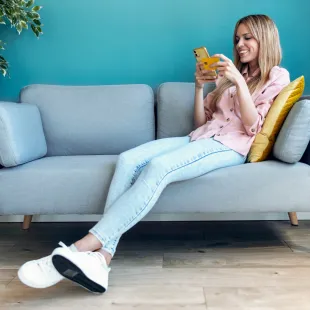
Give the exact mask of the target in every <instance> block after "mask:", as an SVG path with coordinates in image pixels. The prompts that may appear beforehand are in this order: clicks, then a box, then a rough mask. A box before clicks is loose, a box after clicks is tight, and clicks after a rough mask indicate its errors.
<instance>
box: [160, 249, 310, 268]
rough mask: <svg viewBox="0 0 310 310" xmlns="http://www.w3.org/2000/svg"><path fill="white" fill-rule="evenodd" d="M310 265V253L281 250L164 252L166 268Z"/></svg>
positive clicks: (291, 266) (292, 266) (164, 265)
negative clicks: (256, 251) (259, 251)
mask: <svg viewBox="0 0 310 310" xmlns="http://www.w3.org/2000/svg"><path fill="white" fill-rule="evenodd" d="M273 266H277V267H290V268H294V267H296V266H299V267H310V254H308V253H292V252H281V255H280V253H279V255H278V254H277V253H273V252H268V251H262V252H261V253H251V252H244V253H239V254H238V253H237V254H235V253H233V252H231V253H225V252H223V253H220V252H217V253H164V263H163V267H164V268H167V267H168V268H211V267H213V268H225V267H252V268H262V267H273Z"/></svg>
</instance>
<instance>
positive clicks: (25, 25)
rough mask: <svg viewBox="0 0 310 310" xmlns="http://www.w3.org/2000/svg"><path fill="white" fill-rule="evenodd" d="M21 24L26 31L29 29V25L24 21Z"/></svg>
mask: <svg viewBox="0 0 310 310" xmlns="http://www.w3.org/2000/svg"><path fill="white" fill-rule="evenodd" d="M20 24H21V25H22V27H23V28H24V29H28V25H27V23H26V22H24V21H23V20H22V21H21V22H20Z"/></svg>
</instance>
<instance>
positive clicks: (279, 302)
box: [204, 287, 310, 310]
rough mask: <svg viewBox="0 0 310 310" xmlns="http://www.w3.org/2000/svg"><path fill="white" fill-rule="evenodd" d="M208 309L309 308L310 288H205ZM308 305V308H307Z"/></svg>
mask: <svg viewBox="0 0 310 310" xmlns="http://www.w3.org/2000/svg"><path fill="white" fill-rule="evenodd" d="M204 292H205V297H206V304H207V309H218V308H220V309H234V307H235V308H236V309H268V310H269V309H277V310H278V309H285V308H286V309H309V305H310V295H309V290H308V288H298V289H297V288H296V289H293V288H284V287H281V288H277V287H259V288H244V287H240V288H220V289H218V288H210V287H208V288H204ZM307 307H308V308H307Z"/></svg>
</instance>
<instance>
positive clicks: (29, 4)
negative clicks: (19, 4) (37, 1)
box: [26, 0, 34, 8]
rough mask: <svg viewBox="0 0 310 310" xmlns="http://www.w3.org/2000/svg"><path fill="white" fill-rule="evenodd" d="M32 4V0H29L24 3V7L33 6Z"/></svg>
mask: <svg viewBox="0 0 310 310" xmlns="http://www.w3.org/2000/svg"><path fill="white" fill-rule="evenodd" d="M33 4H34V0H29V1H28V2H27V3H26V8H30V7H31V6H33Z"/></svg>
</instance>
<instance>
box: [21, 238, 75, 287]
mask: <svg viewBox="0 0 310 310" xmlns="http://www.w3.org/2000/svg"><path fill="white" fill-rule="evenodd" d="M59 245H60V246H61V248H60V249H62V250H63V251H64V252H71V249H70V248H68V247H67V246H66V245H65V244H64V243H62V242H59ZM17 274H18V278H19V279H20V281H21V282H23V283H24V284H25V285H27V286H30V287H34V288H46V287H50V286H52V285H55V284H57V283H58V282H60V281H61V280H63V278H64V277H63V276H62V275H61V274H59V273H58V271H57V270H56V269H55V267H54V265H53V264H52V255H49V256H45V257H43V258H41V259H38V260H32V261H29V262H27V263H25V264H24V265H22V266H21V267H20V268H19V270H18V273H17Z"/></svg>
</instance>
